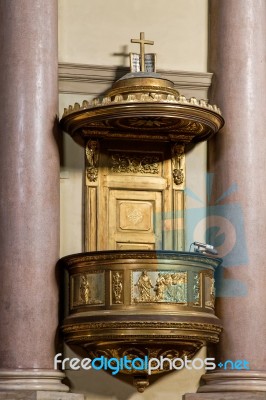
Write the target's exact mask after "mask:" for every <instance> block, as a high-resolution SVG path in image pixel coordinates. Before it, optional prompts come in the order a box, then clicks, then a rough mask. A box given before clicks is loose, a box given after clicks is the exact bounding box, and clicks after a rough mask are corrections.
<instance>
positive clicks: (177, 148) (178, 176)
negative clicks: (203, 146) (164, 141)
mask: <svg viewBox="0 0 266 400" xmlns="http://www.w3.org/2000/svg"><path fill="white" fill-rule="evenodd" d="M171 153H172V168H173V179H174V183H175V184H176V185H181V184H182V183H184V179H185V176H184V172H183V168H182V167H183V165H182V164H183V159H184V155H185V146H184V145H183V144H180V143H175V144H174V145H173V146H172V149H171Z"/></svg>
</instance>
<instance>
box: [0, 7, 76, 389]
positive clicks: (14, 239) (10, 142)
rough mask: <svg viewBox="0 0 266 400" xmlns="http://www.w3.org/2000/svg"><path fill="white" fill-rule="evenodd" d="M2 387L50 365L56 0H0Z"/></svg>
mask: <svg viewBox="0 0 266 400" xmlns="http://www.w3.org/2000/svg"><path fill="white" fill-rule="evenodd" d="M0 52H1V57H0V115H1V118H0V121H1V122H0V171H1V172H0V180H1V183H0V191H1V193H0V221H1V224H0V257H1V261H0V315H1V322H0V390H9V389H12V390H13V389H28V390H31V389H38V390H59V391H67V390H68V388H67V387H66V386H65V385H63V384H62V383H61V379H62V377H63V376H64V375H63V374H62V373H61V372H58V371H54V370H53V357H54V353H55V335H56V329H57V326H58V289H57V283H56V277H55V265H56V262H57V260H58V256H59V155H58V149H57V144H56V139H55V133H56V126H57V120H56V118H57V117H56V116H57V99H58V89H57V1H56V0H45V1H43V0H1V1H0Z"/></svg>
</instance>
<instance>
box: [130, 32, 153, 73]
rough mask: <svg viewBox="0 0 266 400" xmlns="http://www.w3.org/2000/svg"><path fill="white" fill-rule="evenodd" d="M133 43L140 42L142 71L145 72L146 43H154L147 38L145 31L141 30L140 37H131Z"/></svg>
mask: <svg viewBox="0 0 266 400" xmlns="http://www.w3.org/2000/svg"><path fill="white" fill-rule="evenodd" d="M131 43H139V44H140V60H141V67H140V70H141V72H145V58H144V56H145V44H154V42H153V41H152V40H145V33H144V32H140V38H139V39H131Z"/></svg>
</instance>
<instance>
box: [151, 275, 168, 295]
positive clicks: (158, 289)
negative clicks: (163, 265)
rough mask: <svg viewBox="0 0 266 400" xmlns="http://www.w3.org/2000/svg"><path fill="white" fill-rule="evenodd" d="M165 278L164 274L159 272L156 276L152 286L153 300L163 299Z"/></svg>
mask: <svg viewBox="0 0 266 400" xmlns="http://www.w3.org/2000/svg"><path fill="white" fill-rule="evenodd" d="M165 286H166V283H165V278H164V276H163V275H162V274H161V273H160V272H159V274H158V278H157V279H156V285H155V288H154V291H155V300H156V301H160V300H163V298H164V290H165Z"/></svg>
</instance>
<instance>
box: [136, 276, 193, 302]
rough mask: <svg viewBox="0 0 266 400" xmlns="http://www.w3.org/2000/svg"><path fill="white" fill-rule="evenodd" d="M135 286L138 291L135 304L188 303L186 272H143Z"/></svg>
mask: <svg viewBox="0 0 266 400" xmlns="http://www.w3.org/2000/svg"><path fill="white" fill-rule="evenodd" d="M133 275H134V273H133ZM135 281H136V280H135ZM134 286H135V287H137V289H138V292H137V294H138V295H137V296H135V297H134V302H149V303H153V302H156V303H157V302H158V303H159V302H164V303H187V273H186V272H175V271H164V272H157V271H156V272H155V271H149V275H148V274H147V271H143V272H142V273H141V275H140V276H139V278H138V280H137V283H135V284H134ZM151 289H153V292H154V294H153V293H152V292H151Z"/></svg>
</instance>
